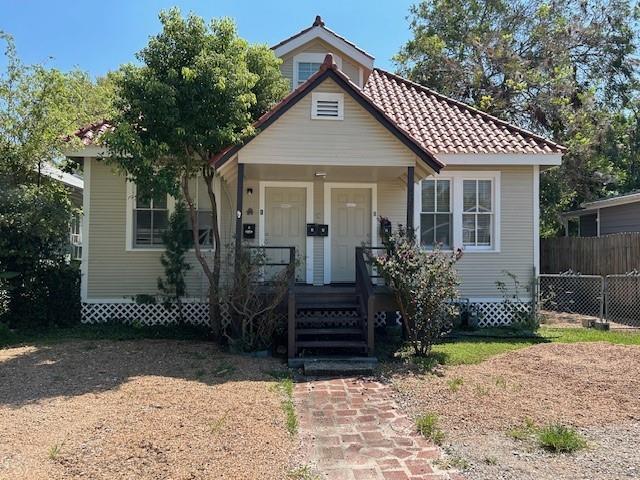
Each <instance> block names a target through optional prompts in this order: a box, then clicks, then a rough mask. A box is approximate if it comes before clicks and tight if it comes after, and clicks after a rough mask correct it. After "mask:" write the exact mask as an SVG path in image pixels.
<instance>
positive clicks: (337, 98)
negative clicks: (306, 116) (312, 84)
mask: <svg viewBox="0 0 640 480" xmlns="http://www.w3.org/2000/svg"><path fill="white" fill-rule="evenodd" d="M318 101H328V102H338V116H337V117H325V116H320V115H318V111H317V108H316V102H318ZM311 120H344V93H329V92H312V93H311Z"/></svg>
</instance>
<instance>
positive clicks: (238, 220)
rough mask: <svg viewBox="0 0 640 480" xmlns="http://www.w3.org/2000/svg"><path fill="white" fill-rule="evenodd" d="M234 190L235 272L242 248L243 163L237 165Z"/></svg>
mask: <svg viewBox="0 0 640 480" xmlns="http://www.w3.org/2000/svg"><path fill="white" fill-rule="evenodd" d="M237 182H238V183H237V189H236V252H235V254H236V257H235V269H236V272H237V271H238V268H239V266H240V249H241V248H242V199H243V197H244V163H238V180H237Z"/></svg>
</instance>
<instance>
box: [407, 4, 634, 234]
mask: <svg viewBox="0 0 640 480" xmlns="http://www.w3.org/2000/svg"><path fill="white" fill-rule="evenodd" d="M637 21H638V8H637V6H636V5H635V4H633V3H632V2H630V1H629V0H555V1H545V0H515V1H511V0H509V1H507V0H486V1H482V0H428V1H423V2H421V3H419V4H417V5H415V6H414V7H412V9H411V29H412V32H413V38H412V39H411V40H409V41H408V42H407V43H406V44H405V45H404V47H403V48H402V49H401V51H400V52H399V53H398V55H397V56H396V57H395V61H396V62H397V65H398V69H399V71H400V73H402V74H404V75H405V76H408V77H409V78H411V79H412V80H414V81H417V82H419V83H422V84H424V85H426V86H429V87H432V88H434V89H436V90H438V91H440V92H442V93H445V94H447V95H450V96H452V97H454V98H457V99H459V100H462V101H465V102H467V103H470V104H472V105H474V106H475V107H477V108H480V109H482V110H484V111H487V112H489V113H491V114H494V115H496V116H498V117H500V118H503V119H505V120H508V121H512V122H514V123H516V124H518V125H521V126H523V127H525V128H529V129H531V130H533V131H535V132H537V133H540V134H543V135H546V136H548V137H551V138H552V139H553V140H554V141H557V142H559V143H562V144H564V145H566V146H567V147H568V152H567V154H566V155H565V157H564V164H563V166H562V167H561V168H559V169H553V170H550V171H548V172H546V173H545V174H544V175H543V178H542V209H543V218H542V233H543V235H551V234H553V233H554V232H556V231H557V230H558V228H559V223H558V215H557V214H558V213H559V212H560V211H563V210H566V209H568V208H575V207H577V206H578V204H579V203H581V202H582V201H585V200H590V199H593V198H596V197H600V196H602V195H604V194H606V193H607V192H609V191H617V190H619V189H625V188H634V187H638V186H640V175H639V173H640V168H639V165H640V160H639V158H640V157H639V149H638V147H637V144H638V139H637V137H638V133H637V115H636V111H637V100H636V96H637V86H638V85H637V78H636V74H637V61H636V57H635V55H636V53H637V39H638V29H637Z"/></svg>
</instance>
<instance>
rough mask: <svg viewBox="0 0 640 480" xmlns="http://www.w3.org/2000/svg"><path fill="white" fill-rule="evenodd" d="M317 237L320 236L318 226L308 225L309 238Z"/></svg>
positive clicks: (314, 224) (315, 224)
mask: <svg viewBox="0 0 640 480" xmlns="http://www.w3.org/2000/svg"><path fill="white" fill-rule="evenodd" d="M317 236H318V224H317V223H307V237H317Z"/></svg>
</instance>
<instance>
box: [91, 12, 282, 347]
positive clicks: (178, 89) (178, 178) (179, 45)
mask: <svg viewBox="0 0 640 480" xmlns="http://www.w3.org/2000/svg"><path fill="white" fill-rule="evenodd" d="M160 21H161V23H162V31H161V32H160V33H159V34H157V35H155V36H153V37H151V39H150V40H149V43H148V45H147V46H146V47H145V48H143V49H142V50H141V51H140V52H139V53H138V54H137V59H138V61H139V64H137V65H133V64H129V65H125V66H123V67H122V68H121V69H120V71H119V72H118V74H117V75H116V76H115V77H114V81H115V85H116V89H117V99H116V102H115V104H116V107H117V110H118V113H117V115H116V116H115V117H114V123H115V125H116V128H115V129H114V131H113V132H110V133H108V134H106V135H105V136H104V137H105V138H104V141H105V143H106V145H107V146H108V148H109V151H110V152H111V154H112V158H110V159H109V161H110V162H111V163H112V164H114V165H116V166H117V167H118V169H119V170H121V171H122V172H123V173H124V174H126V175H127V176H128V177H129V178H130V179H131V180H133V181H135V183H136V184H137V185H138V187H139V189H140V190H139V191H140V192H142V195H145V196H154V195H162V194H165V193H169V194H171V195H173V196H174V197H176V198H180V197H181V196H184V199H185V201H186V203H187V207H188V209H189V212H190V215H191V216H192V218H194V220H195V221H194V225H193V231H194V232H195V234H196V235H197V232H198V228H197V227H198V225H197V216H195V211H194V209H195V206H194V202H193V200H192V197H191V192H189V179H191V178H193V177H195V176H196V175H197V174H198V173H202V174H203V179H204V181H205V183H206V185H207V187H208V193H209V199H210V204H211V205H210V208H208V210H211V225H212V226H213V238H214V246H213V262H212V265H209V263H208V261H207V259H205V257H204V255H202V253H201V251H200V246H199V243H198V241H197V239H194V248H195V255H196V258H197V260H198V262H199V263H200V266H201V267H202V270H203V272H204V274H205V275H206V277H207V280H208V281H209V305H210V312H209V317H210V322H211V327H212V330H213V332H214V335H216V336H219V335H220V331H221V325H220V315H219V291H218V290H219V284H220V271H221V254H220V233H219V230H218V221H217V216H218V202H219V199H217V198H216V196H215V194H214V193H213V186H212V185H213V179H214V176H215V174H216V173H215V170H214V169H213V168H212V167H211V166H210V160H211V158H212V156H213V155H214V154H215V153H217V152H219V151H221V150H222V149H224V148H225V147H228V146H229V145H233V144H237V143H239V142H242V141H244V140H246V139H247V138H248V137H250V136H251V135H253V134H254V133H255V131H254V129H253V127H252V123H253V122H254V121H255V120H256V119H257V118H258V116H259V115H261V114H262V113H264V111H265V110H266V109H267V108H269V107H270V106H271V105H273V104H274V103H275V102H277V101H278V100H280V98H282V97H283V96H284V95H285V94H286V92H287V90H288V84H287V82H286V81H285V80H284V79H283V78H282V76H281V74H280V69H279V65H280V60H279V59H277V58H276V57H275V55H274V54H273V52H272V51H271V50H270V49H268V48H266V47H265V46H263V45H251V44H249V43H248V42H246V41H245V40H243V39H241V38H240V37H238V34H237V31H236V27H235V24H234V23H233V22H232V21H231V20H230V19H214V20H212V21H211V22H209V23H206V22H205V21H204V20H203V19H202V18H200V17H198V16H196V15H193V14H190V15H188V16H187V17H186V18H184V17H182V16H181V14H180V11H179V10H178V9H177V8H173V9H170V10H168V11H164V12H161V13H160ZM199 208H205V207H204V206H202V205H200V206H199Z"/></svg>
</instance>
